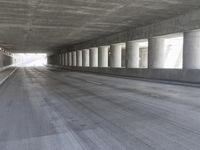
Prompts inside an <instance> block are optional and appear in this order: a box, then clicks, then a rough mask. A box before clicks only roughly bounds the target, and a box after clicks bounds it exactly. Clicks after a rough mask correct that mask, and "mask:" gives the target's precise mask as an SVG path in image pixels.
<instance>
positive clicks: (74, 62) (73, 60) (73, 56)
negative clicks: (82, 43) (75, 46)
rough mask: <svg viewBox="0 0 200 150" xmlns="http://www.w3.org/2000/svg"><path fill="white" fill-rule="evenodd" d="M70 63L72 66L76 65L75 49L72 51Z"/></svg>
mask: <svg viewBox="0 0 200 150" xmlns="http://www.w3.org/2000/svg"><path fill="white" fill-rule="evenodd" d="M72 65H73V66H74V67H75V66H76V51H73V52H72Z"/></svg>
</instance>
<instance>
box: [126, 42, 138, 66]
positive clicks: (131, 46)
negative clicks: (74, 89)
mask: <svg viewBox="0 0 200 150" xmlns="http://www.w3.org/2000/svg"><path fill="white" fill-rule="evenodd" d="M126 51H127V52H126V58H127V68H139V58H140V57H139V54H140V47H139V42H137V41H129V42H127V43H126Z"/></svg>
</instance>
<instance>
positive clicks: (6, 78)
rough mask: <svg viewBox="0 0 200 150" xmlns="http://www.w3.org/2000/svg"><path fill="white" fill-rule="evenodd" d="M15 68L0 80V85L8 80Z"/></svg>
mask: <svg viewBox="0 0 200 150" xmlns="http://www.w3.org/2000/svg"><path fill="white" fill-rule="evenodd" d="M16 70H17V68H15V69H14V70H13V71H12V72H11V73H9V75H7V76H6V77H5V78H4V79H3V80H1V81H0V86H1V85H2V84H3V83H4V82H5V81H6V80H8V79H9V78H10V77H11V76H12V75H13V73H15V71H16Z"/></svg>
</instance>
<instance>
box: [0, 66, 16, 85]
mask: <svg viewBox="0 0 200 150" xmlns="http://www.w3.org/2000/svg"><path fill="white" fill-rule="evenodd" d="M15 70H16V68H15V67H9V68H6V69H4V70H2V71H1V70H0V86H1V85H2V84H3V83H4V82H5V81H6V80H7V79H8V78H9V77H10V76H11V75H12V74H13V73H14V71H15Z"/></svg>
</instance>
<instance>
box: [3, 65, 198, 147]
mask: <svg viewBox="0 0 200 150" xmlns="http://www.w3.org/2000/svg"><path fill="white" fill-rule="evenodd" d="M0 150H200V88H195V87H186V86H178V85H168V84H161V83H152V82H146V81H137V80H131V79H123V78H116V77H108V76H100V75H94V74H86V73H78V72H70V71H61V70H49V69H47V68H21V69H18V70H17V71H16V72H15V73H14V74H13V76H12V77H11V78H9V79H8V80H7V81H6V82H5V83H4V84H3V85H2V86H1V87H0Z"/></svg>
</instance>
